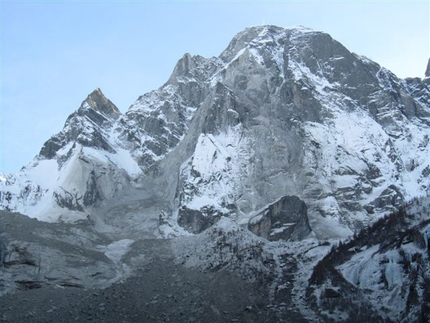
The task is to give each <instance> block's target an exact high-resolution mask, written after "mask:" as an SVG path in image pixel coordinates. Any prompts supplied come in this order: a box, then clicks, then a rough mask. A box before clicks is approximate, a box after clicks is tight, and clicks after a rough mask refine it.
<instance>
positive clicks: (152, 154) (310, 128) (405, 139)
mask: <svg viewBox="0 0 430 323" xmlns="http://www.w3.org/2000/svg"><path fill="white" fill-rule="evenodd" d="M429 97H430V93H429V88H428V86H427V85H426V82H423V81H422V80H420V79H406V80H402V79H398V78H397V77H396V76H395V75H394V74H392V73H391V72H389V71H388V70H386V69H384V68H383V67H381V66H379V65H378V64H377V63H375V62H372V61H371V60H369V59H367V58H365V57H363V56H359V55H356V54H354V53H351V52H349V51H348V50H347V49H346V48H345V47H343V46H342V45H341V44H340V43H338V42H336V41H335V40H333V39H332V38H331V37H330V36H329V35H328V34H325V33H322V32H316V31H312V30H309V29H306V28H293V29H283V28H279V27H275V26H265V27H253V28H249V29H246V30H245V31H243V32H241V33H239V34H238V35H236V36H235V37H234V38H233V40H232V41H231V43H230V44H229V46H228V47H227V49H226V50H225V51H223V52H222V53H221V55H220V56H219V57H218V58H210V59H205V58H203V57H201V56H191V55H189V54H186V55H184V57H183V58H181V59H180V60H179V62H178V64H177V65H176V67H175V68H174V71H173V73H172V75H171V77H170V78H169V80H168V81H167V83H166V84H165V85H163V86H162V87H161V88H160V89H158V90H155V91H153V92H150V93H148V94H145V95H143V96H141V97H139V98H138V99H137V101H136V102H135V103H134V104H133V105H132V106H131V107H130V108H129V110H128V111H127V112H126V113H125V114H121V113H120V112H119V110H118V109H117V108H116V107H115V105H114V104H113V103H112V102H110V101H109V100H108V99H107V98H105V97H104V95H103V93H102V92H101V91H100V89H97V90H95V91H94V92H93V93H91V94H90V95H89V96H88V97H87V99H86V100H85V101H84V102H83V103H82V104H81V106H80V108H79V109H78V110H77V111H76V112H74V113H72V114H71V115H70V116H69V118H68V119H67V121H66V124H65V126H64V128H63V130H62V131H61V132H60V133H59V134H57V135H55V136H53V137H51V138H50V139H49V140H48V141H47V142H46V143H45V145H44V146H43V147H42V149H41V151H40V154H39V155H38V156H36V158H35V159H34V161H33V162H32V163H30V164H29V165H27V166H26V167H24V168H23V169H22V170H21V171H20V172H19V173H18V174H16V175H3V176H2V177H3V180H2V182H1V184H2V189H1V192H2V195H1V205H2V208H3V209H8V210H12V211H18V212H21V213H23V214H27V215H29V216H31V217H36V218H38V219H40V220H48V221H58V220H63V221H71V222H73V221H75V220H78V219H81V218H85V217H86V216H87V215H90V216H92V215H93V214H97V209H99V208H100V206H103V205H109V203H111V201H112V200H113V199H115V200H116V201H119V200H121V196H122V195H123V194H124V192H126V191H127V190H128V189H129V188H138V189H141V190H148V188H151V187H157V191H158V195H157V194H156V195H157V196H156V197H154V200H159V199H160V200H164V201H165V203H162V204H163V205H162V206H159V207H158V208H159V209H160V210H159V212H160V211H161V210H164V211H165V212H167V213H169V214H171V215H172V216H171V217H172V219H171V222H173V223H174V224H176V223H177V222H179V223H190V222H193V221H198V218H201V219H205V221H206V222H207V224H206V225H203V226H200V228H197V231H201V230H203V229H205V228H206V227H207V226H208V225H210V224H211V223H213V222H214V221H216V219H218V218H219V217H220V216H224V215H225V216H229V217H231V216H233V217H235V218H237V220H238V221H239V222H240V223H244V222H246V221H247V220H248V219H249V218H250V217H252V216H253V215H254V214H255V213H256V212H257V211H258V210H259V209H261V208H262V207H265V206H266V205H268V204H270V203H273V202H275V201H276V200H277V199H279V198H280V197H282V196H286V195H291V196H298V197H299V198H301V199H302V200H303V201H304V202H305V203H306V205H307V207H308V216H309V219H310V223H311V227H312V229H313V231H314V232H315V233H316V234H317V235H318V236H319V237H323V236H324V237H332V236H347V235H349V234H351V233H352V232H353V231H354V230H356V229H358V228H361V227H363V226H364V225H367V224H369V223H372V222H373V221H375V220H376V219H377V218H378V217H380V216H381V215H382V214H386V213H387V212H390V211H393V210H394V209H395V208H396V207H397V206H399V205H401V204H402V203H404V202H405V201H406V200H409V199H411V198H413V197H415V196H424V195H426V194H428V192H429V174H430V165H429V160H428V152H429V148H428V147H429V146H428V145H429V131H430V130H429V125H430V111H429ZM127 194H128V193H127ZM157 203H158V202H154V205H155V204H157ZM146 205H147V203H146ZM154 207H155V206H154ZM159 212H158V213H159ZM94 217H95V215H94ZM101 221H102V222H103V219H101ZM205 221H203V222H205ZM200 222H201V221H200ZM194 231H195V230H194Z"/></svg>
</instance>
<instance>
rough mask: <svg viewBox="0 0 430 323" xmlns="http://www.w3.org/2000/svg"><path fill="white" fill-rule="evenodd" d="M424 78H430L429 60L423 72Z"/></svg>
mask: <svg viewBox="0 0 430 323" xmlns="http://www.w3.org/2000/svg"><path fill="white" fill-rule="evenodd" d="M424 75H425V77H430V58H429V60H428V62H427V68H426V72H425V74H424Z"/></svg>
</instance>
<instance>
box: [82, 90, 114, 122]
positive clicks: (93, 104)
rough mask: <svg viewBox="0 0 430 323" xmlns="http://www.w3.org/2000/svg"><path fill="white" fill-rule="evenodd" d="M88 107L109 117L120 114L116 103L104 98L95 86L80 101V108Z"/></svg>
mask: <svg viewBox="0 0 430 323" xmlns="http://www.w3.org/2000/svg"><path fill="white" fill-rule="evenodd" d="M88 107H89V108H92V109H94V110H97V111H99V112H102V113H104V114H106V115H108V116H111V117H115V116H118V115H119V114H121V112H120V111H119V109H118V108H117V107H116V105H115V104H113V103H112V102H111V101H110V100H109V99H108V98H106V96H105V95H104V94H103V92H102V91H101V90H100V88H97V89H95V90H94V91H93V92H91V93H90V94H89V95H88V96H87V98H86V99H85V100H84V101H83V102H82V104H81V108H84V109H85V108H88Z"/></svg>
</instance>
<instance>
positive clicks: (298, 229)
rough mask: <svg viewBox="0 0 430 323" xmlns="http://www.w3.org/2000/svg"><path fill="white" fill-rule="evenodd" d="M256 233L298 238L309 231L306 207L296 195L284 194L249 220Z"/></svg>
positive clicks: (261, 235)
mask: <svg viewBox="0 0 430 323" xmlns="http://www.w3.org/2000/svg"><path fill="white" fill-rule="evenodd" d="M248 229H249V230H251V231H252V232H253V233H255V234H256V235H258V236H260V237H263V238H265V239H268V240H270V241H276V240H290V239H292V240H300V239H303V238H304V237H306V236H307V235H308V234H309V233H310V232H311V228H310V226H309V220H308V216H307V207H306V204H305V202H303V201H302V200H301V199H299V198H298V197H297V196H284V197H282V198H281V199H280V200H279V201H277V202H275V203H273V204H271V205H269V206H268V207H267V208H266V209H264V210H263V211H261V212H260V213H258V214H257V215H255V216H254V217H252V218H251V219H250V220H249V223H248Z"/></svg>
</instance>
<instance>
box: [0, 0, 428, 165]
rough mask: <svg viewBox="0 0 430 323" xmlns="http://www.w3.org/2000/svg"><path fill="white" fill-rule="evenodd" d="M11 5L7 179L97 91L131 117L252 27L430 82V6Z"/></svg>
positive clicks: (5, 36) (4, 91)
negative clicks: (303, 38) (307, 37)
mask: <svg viewBox="0 0 430 323" xmlns="http://www.w3.org/2000/svg"><path fill="white" fill-rule="evenodd" d="M0 1H1V5H0V6H1V7H0V11H1V42H0V46H1V47H0V48H1V107H0V154H1V159H0V172H16V171H18V170H19V169H20V168H21V167H22V166H24V165H26V164H27V163H29V162H30V161H31V160H32V159H33V158H34V156H36V155H37V154H38V152H39V150H40V148H41V147H42V145H43V143H44V142H45V141H46V140H48V139H49V138H50V137H51V136H52V135H54V134H55V133H57V132H59V131H60V130H61V129H62V127H63V125H64V122H65V120H66V118H67V116H68V115H69V114H71V113H72V112H73V111H75V110H76V109H77V108H78V107H79V106H80V104H81V102H82V101H83V100H84V99H85V98H86V96H87V95H88V94H89V93H90V92H92V91H93V90H94V89H95V88H97V87H100V88H101V89H102V91H103V92H104V94H105V95H106V96H107V97H108V98H109V99H110V100H111V101H112V102H113V103H115V104H116V105H117V106H118V108H119V109H120V110H121V111H122V112H125V111H126V110H127V109H128V107H129V106H130V105H131V104H132V103H133V102H134V101H135V100H136V99H137V98H138V96H139V95H141V94H144V93H146V92H149V91H150V90H153V89H156V88H158V87H160V86H161V85H163V84H164V82H166V81H167V79H168V78H169V75H170V73H171V72H172V70H173V68H174V66H175V64H176V62H177V61H178V59H180V58H181V57H182V56H183V54H185V53H187V52H188V53H190V54H193V55H197V54H199V55H202V56H205V57H211V56H218V55H219V54H220V53H221V51H222V50H224V49H225V48H226V47H227V45H228V43H229V41H230V40H231V39H232V38H233V36H234V35H235V34H236V33H238V32H239V31H242V30H243V29H245V28H246V27H249V26H256V25H263V24H272V25H278V26H281V27H293V26H297V25H303V26H306V27H309V28H312V29H315V30H321V31H325V32H327V33H329V34H330V35H331V36H332V37H333V38H335V39H336V40H338V41H340V42H341V43H342V44H343V45H345V46H346V47H347V48H348V49H349V50H351V51H353V52H356V53H358V54H361V55H365V56H367V57H369V58H371V59H373V60H375V61H376V62H378V63H379V64H381V65H382V66H384V67H386V68H388V69H389V70H391V71H392V72H393V73H395V74H396V75H397V76H399V77H402V78H404V77H421V78H422V77H424V71H425V68H426V65H427V60H428V58H429V57H430V49H429V46H430V45H429V38H430V36H429V29H430V22H429V20H430V18H429V15H430V8H429V2H428V1H363V0H362V1H306V2H304V1H264V2H263V1H210V2H208V1H108V0H105V1H25V0H23V1H7V0H0Z"/></svg>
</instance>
